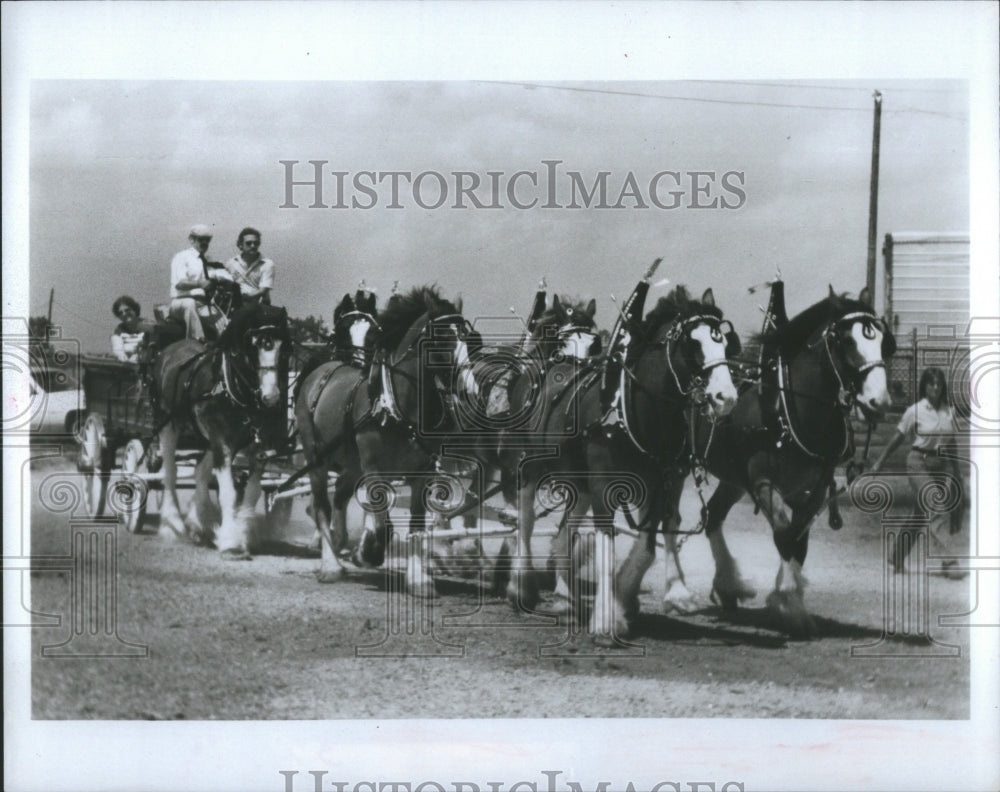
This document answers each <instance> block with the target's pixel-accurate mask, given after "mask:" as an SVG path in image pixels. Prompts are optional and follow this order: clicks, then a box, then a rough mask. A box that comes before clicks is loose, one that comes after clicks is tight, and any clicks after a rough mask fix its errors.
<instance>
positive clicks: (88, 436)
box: [78, 413, 110, 517]
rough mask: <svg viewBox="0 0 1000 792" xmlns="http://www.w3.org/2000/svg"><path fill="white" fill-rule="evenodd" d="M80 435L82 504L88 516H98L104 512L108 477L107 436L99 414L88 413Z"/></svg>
mask: <svg viewBox="0 0 1000 792" xmlns="http://www.w3.org/2000/svg"><path fill="white" fill-rule="evenodd" d="M80 437H81V440H80V458H79V462H78V467H79V468H80V471H81V472H82V473H83V506H84V509H85V510H86V512H87V515H88V516H89V517H100V516H101V515H102V514H104V507H105V504H106V502H107V495H108V480H109V478H110V470H109V467H110V466H109V465H108V464H107V462H108V459H107V456H108V454H107V438H106V436H105V434H104V421H102V420H101V416H99V415H97V414H96V413H90V414H89V415H88V416H87V418H86V420H85V421H84V422H83V429H81V430H80Z"/></svg>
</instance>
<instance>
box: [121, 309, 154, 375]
mask: <svg viewBox="0 0 1000 792" xmlns="http://www.w3.org/2000/svg"><path fill="white" fill-rule="evenodd" d="M111 312H112V313H113V314H114V315H115V316H116V317H118V319H120V320H121V324H119V325H118V326H117V327H116V328H115V329H114V332H112V333H111V352H112V353H113V354H114V356H115V357H116V358H118V359H119V360H121V361H123V362H125V363H137V362H138V361H139V351H140V347H141V346H142V343H143V341H144V340H145V338H146V333H147V332H149V330H150V329H151V327H152V325H151V324H150V323H149V322H147V321H146V320H145V319H143V318H142V317H141V316H140V314H141V313H142V309H141V308H140V307H139V303H137V302H136V301H135V300H133V299H132V298H131V297H129V296H128V295H127V294H123V295H122V296H121V297H119V298H118V299H117V300H115V301H114V302H113V303H112V304H111Z"/></svg>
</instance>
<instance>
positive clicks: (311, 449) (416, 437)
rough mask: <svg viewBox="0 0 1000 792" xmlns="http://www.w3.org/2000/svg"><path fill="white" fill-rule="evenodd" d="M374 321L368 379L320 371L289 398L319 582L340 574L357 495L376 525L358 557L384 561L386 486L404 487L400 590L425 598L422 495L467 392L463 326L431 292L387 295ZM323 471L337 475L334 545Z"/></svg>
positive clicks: (470, 382) (452, 306)
mask: <svg viewBox="0 0 1000 792" xmlns="http://www.w3.org/2000/svg"><path fill="white" fill-rule="evenodd" d="M376 321H377V325H378V333H377V338H376V342H375V362H374V364H373V366H372V370H371V375H370V377H365V376H364V374H363V373H361V372H360V371H354V372H353V373H352V372H351V371H346V370H344V366H340V367H339V368H338V367H336V366H334V367H333V368H332V369H331V368H330V366H332V365H333V364H330V365H327V366H321V367H319V368H318V369H316V370H315V371H313V372H312V373H310V374H309V375H308V376H307V377H306V378H305V380H304V381H303V383H302V388H301V389H300V391H299V394H298V397H297V399H296V420H297V423H298V426H299V432H300V436H301V437H302V441H303V448H304V449H305V451H306V461H307V463H309V464H310V465H313V466H314V467H313V469H312V471H311V472H310V478H311V483H312V490H313V503H314V506H313V509H314V517H315V519H316V525H317V528H318V529H319V531H320V532H321V534H323V536H324V537H329V538H328V539H324V541H323V552H322V561H321V569H320V574H321V579H329V576H331V575H333V574H335V573H337V572H338V570H337V566H340V565H341V564H340V559H339V557H338V556H339V555H340V554H341V552H342V549H343V547H344V545H345V543H346V536H347V532H346V524H345V509H346V506H347V502H348V500H349V499H350V498H351V497H352V496H353V495H354V494H355V493H356V494H357V495H358V496H359V498H360V499H361V501H362V505H363V506H364V507H365V508H366V510H367V511H368V512H369V513H370V515H371V517H372V521H373V522H374V524H375V527H374V528H369V529H367V530H365V532H364V534H363V535H362V538H361V541H360V544H359V548H358V558H359V560H360V561H361V562H363V563H365V564H368V565H371V566H378V565H380V564H381V563H382V562H383V561H384V559H385V551H386V546H387V544H388V540H389V535H390V533H391V530H392V526H391V523H390V522H389V516H388V513H389V509H390V508H391V506H392V504H393V503H394V500H395V498H394V495H395V492H394V490H393V487H392V483H391V482H392V481H394V480H400V479H402V480H405V481H406V482H407V484H408V485H409V489H410V526H409V528H410V535H411V541H410V542H409V547H410V552H409V555H408V558H407V567H406V586H407V591H408V592H409V593H410V594H411V595H413V596H421V597H422V596H432V595H433V582H432V580H431V578H430V575H429V574H428V572H427V570H426V569H425V568H424V560H425V559H424V556H425V553H424V551H423V545H422V541H421V540H422V534H423V531H424V528H425V517H426V513H427V503H428V501H429V497H428V487H429V485H430V483H431V481H432V479H433V475H434V473H435V470H436V464H435V463H436V462H437V461H438V455H439V454H440V450H441V445H442V443H443V442H444V440H445V439H446V438H447V437H449V436H450V435H451V434H453V433H454V425H455V422H454V411H453V404H452V398H453V394H454V393H455V392H458V393H463V394H464V393H466V392H469V393H474V391H475V381H474V379H473V377H472V374H471V372H470V371H469V370H468V359H469V350H468V346H467V338H468V336H469V332H468V326H467V323H466V321H465V319H464V318H463V317H462V315H461V301H456V302H455V303H452V302H449V301H448V300H446V299H444V298H443V297H441V295H440V293H439V291H438V290H437V289H436V288H435V287H429V286H424V287H419V288H415V289H413V290H411V291H410V292H409V293H407V294H402V295H394V296H393V297H392V298H390V300H389V302H388V304H387V305H386V308H385V309H384V310H383V311H382V312H381V313H380V314H379V315H378V317H377V319H376ZM324 380H325V381H324ZM328 466H329V467H335V468H337V469H338V477H337V483H336V487H335V492H334V506H335V508H334V512H333V518H334V527H333V534H332V536H330V533H329V527H328V526H329V519H330V508H329V504H328V501H327V498H326V487H327V482H326V476H327V467H328Z"/></svg>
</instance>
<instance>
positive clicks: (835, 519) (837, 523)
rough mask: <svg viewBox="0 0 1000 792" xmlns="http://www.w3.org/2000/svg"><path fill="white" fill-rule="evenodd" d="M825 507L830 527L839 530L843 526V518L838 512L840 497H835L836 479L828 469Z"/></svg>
mask: <svg viewBox="0 0 1000 792" xmlns="http://www.w3.org/2000/svg"><path fill="white" fill-rule="evenodd" d="M826 509H827V520H828V522H829V524H830V527H831V528H832V529H833V530H835V531H839V530H840V529H841V528H843V527H844V518H843V516H842V515H841V513H840V499H839V498H838V497H837V479H835V478H834V477H833V471H832V470H831V471H830V484H829V498H828V500H827V506H826Z"/></svg>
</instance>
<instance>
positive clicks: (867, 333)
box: [821, 311, 896, 392]
mask: <svg viewBox="0 0 1000 792" xmlns="http://www.w3.org/2000/svg"><path fill="white" fill-rule="evenodd" d="M859 323H860V324H861V334H862V335H863V336H864V337H865V338H867V339H868V340H870V341H871V340H874V338H875V333H876V331H878V332H881V333H882V345H881V349H880V356H879V359H878V360H869V361H867V362H866V363H863V364H862V365H860V366H856V367H854V371H853V376H852V380H853V382H852V388H854V389H857V388H859V387H860V383H861V381H862V380H863V379H864V377H865V376H866V375H867V374H868V372H869V371H871V370H872V369H876V368H883V369H884V368H885V367H886V365H885V359H886V358H888V357H891V356H892V355H893V354H894V353H895V352H896V337H895V336H894V335H893V334H892V332H891V331H890V330H889V326H888V324H886V322H885V320H884V319H882V318H880V317H878V316H875V314H873V313H869V312H868V311H855V312H853V313H849V314H845V315H844V316H841V317H840V318H838V319H835V320H834V321H833V322H831V323H830V324H829V325H827V327H826V329H824V330H823V334H822V336H821V339H822V341H823V345H824V347H825V348H826V352H827V355H828V357H829V358H830V363H831V364H832V365H833V370H834V374H835V375H836V376H837V379H838V380H840V379H841V376H840V373H839V372H838V370H837V364H836V361H835V360H834V358H833V350H832V349H831V340H832V344H833V346H838V347H839V346H840V345H841V344H842V343H843V339H844V338H845V337H846V336H847V335H848V334H849V333H850V328H851V327H852V326H853V325H855V324H859ZM845 390H846V392H850V389H845V388H844V383H843V381H841V391H842V392H845Z"/></svg>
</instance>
